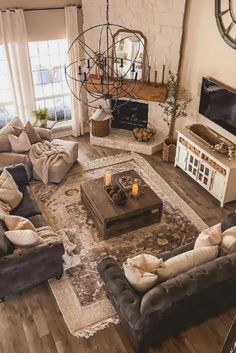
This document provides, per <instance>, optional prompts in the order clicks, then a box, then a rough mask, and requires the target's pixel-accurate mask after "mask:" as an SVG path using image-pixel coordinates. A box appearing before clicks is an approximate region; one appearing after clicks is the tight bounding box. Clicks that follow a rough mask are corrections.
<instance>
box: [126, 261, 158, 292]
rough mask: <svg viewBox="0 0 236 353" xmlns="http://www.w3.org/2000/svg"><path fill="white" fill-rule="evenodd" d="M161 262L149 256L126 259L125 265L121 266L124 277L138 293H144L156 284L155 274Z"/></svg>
mask: <svg viewBox="0 0 236 353" xmlns="http://www.w3.org/2000/svg"><path fill="white" fill-rule="evenodd" d="M162 262H163V261H162V259H158V258H157V257H156V256H152V255H149V254H141V255H138V256H135V257H133V258H132V259H127V264H124V265H123V268H124V273H125V277H126V278H127V280H128V281H129V283H130V284H131V285H132V286H133V287H134V288H135V289H136V290H137V291H138V292H141V293H145V292H147V291H148V290H149V289H150V288H152V287H153V286H154V285H155V284H156V283H157V279H158V277H157V275H156V272H157V268H158V267H160V265H161V264H162Z"/></svg>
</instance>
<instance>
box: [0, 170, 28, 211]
mask: <svg viewBox="0 0 236 353" xmlns="http://www.w3.org/2000/svg"><path fill="white" fill-rule="evenodd" d="M22 197H23V195H22V193H21V192H20V191H19V190H18V187H17V185H16V182H15V180H14V179H13V177H12V175H11V174H10V173H9V172H8V171H7V170H6V169H4V170H3V172H2V174H1V175H0V200H1V201H3V202H5V203H7V204H8V205H10V206H11V208H16V207H17V206H18V205H19V203H20V202H21V200H22Z"/></svg>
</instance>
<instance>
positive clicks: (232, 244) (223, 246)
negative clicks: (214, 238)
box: [220, 226, 236, 254]
mask: <svg viewBox="0 0 236 353" xmlns="http://www.w3.org/2000/svg"><path fill="white" fill-rule="evenodd" d="M220 250H221V252H222V254H229V253H231V252H234V251H236V226H235V227H231V228H229V229H227V230H225V231H224V232H223V233H222V242H221V243H220Z"/></svg>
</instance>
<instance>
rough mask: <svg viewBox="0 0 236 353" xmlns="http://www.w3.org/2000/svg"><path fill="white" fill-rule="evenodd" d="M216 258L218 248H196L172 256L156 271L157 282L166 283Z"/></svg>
mask: <svg viewBox="0 0 236 353" xmlns="http://www.w3.org/2000/svg"><path fill="white" fill-rule="evenodd" d="M217 256H218V246H208V247H204V248H197V249H194V250H190V251H187V252H185V253H182V254H180V255H177V256H174V257H172V258H170V259H169V260H167V261H165V262H164V263H163V265H162V266H161V268H158V269H157V275H158V277H159V278H158V281H159V280H160V281H166V280H167V279H170V278H173V277H176V276H177V275H179V274H181V273H184V272H187V271H189V270H191V269H192V268H194V267H197V266H200V265H202V264H205V263H207V262H209V261H211V260H214V259H215V258H216V257H217Z"/></svg>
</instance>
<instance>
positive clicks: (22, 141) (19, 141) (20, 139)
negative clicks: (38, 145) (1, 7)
mask: <svg viewBox="0 0 236 353" xmlns="http://www.w3.org/2000/svg"><path fill="white" fill-rule="evenodd" d="M8 139H9V142H10V145H11V149H12V152H15V153H24V152H28V151H29V150H30V148H31V144H30V141H29V138H28V135H27V133H26V132H25V131H22V133H21V134H20V136H14V135H9V136H8Z"/></svg>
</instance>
